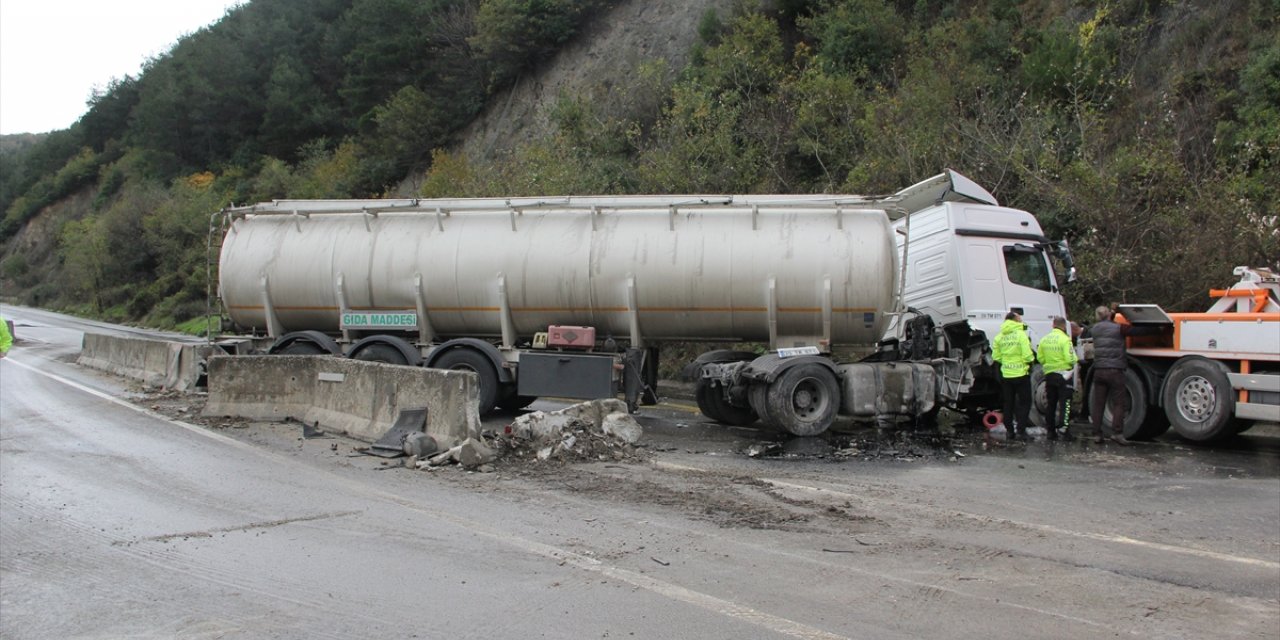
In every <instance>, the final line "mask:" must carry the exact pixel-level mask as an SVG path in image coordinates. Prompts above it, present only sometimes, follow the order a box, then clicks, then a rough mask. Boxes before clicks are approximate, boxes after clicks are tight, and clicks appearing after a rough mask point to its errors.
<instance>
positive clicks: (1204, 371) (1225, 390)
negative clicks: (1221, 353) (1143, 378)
mask: <svg viewBox="0 0 1280 640" xmlns="http://www.w3.org/2000/svg"><path fill="white" fill-rule="evenodd" d="M1162 399H1163V400H1164V410H1165V415H1167V416H1168V417H1169V422H1171V423H1172V424H1173V429H1174V431H1177V432H1178V435H1180V436H1182V437H1184V438H1186V439H1187V440H1191V441H1193V442H1212V441H1214V440H1218V439H1220V438H1225V437H1227V436H1230V435H1234V434H1235V433H1236V427H1237V424H1236V423H1235V421H1234V420H1233V419H1232V416H1233V415H1234V414H1235V396H1234V394H1233V393H1232V390H1231V381H1230V380H1229V379H1228V378H1227V368H1226V366H1224V365H1223V364H1222V363H1220V362H1215V361H1213V360H1209V359H1207V358H1199V357H1195V356H1191V357H1186V358H1183V359H1181V360H1179V361H1177V362H1176V363H1174V365H1173V368H1171V369H1169V376H1168V379H1167V381H1166V382H1165V385H1164V396H1163V398H1162Z"/></svg>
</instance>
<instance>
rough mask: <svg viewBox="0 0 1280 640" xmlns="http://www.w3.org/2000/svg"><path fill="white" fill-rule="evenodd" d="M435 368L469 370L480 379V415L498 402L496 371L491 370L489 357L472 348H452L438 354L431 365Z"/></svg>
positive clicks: (491, 364)
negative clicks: (440, 354) (442, 353)
mask: <svg viewBox="0 0 1280 640" xmlns="http://www.w3.org/2000/svg"><path fill="white" fill-rule="evenodd" d="M432 366H433V367H434V368H436V369H450V370H453V371H471V372H474V373H475V374H476V376H477V377H478V378H479V379H480V385H479V386H480V389H479V393H478V394H477V395H478V396H479V398H480V404H479V411H480V415H482V416H483V415H486V414H488V413H490V412H492V411H493V408H494V407H495V406H497V404H498V372H497V371H494V370H493V363H492V362H490V361H489V357H488V356H486V355H484V354H483V353H479V352H477V351H474V350H472V349H466V348H454V349H450V350H449V351H448V352H447V353H445V354H444V355H442V356H440V358H439V359H437V360H436V361H435V363H434V364H433V365H432Z"/></svg>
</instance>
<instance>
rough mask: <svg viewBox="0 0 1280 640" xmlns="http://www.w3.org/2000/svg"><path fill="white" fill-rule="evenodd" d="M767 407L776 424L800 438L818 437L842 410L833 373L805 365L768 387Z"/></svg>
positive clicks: (818, 365)
mask: <svg viewBox="0 0 1280 640" xmlns="http://www.w3.org/2000/svg"><path fill="white" fill-rule="evenodd" d="M765 404H766V406H767V407H768V410H769V417H770V418H771V419H772V420H773V422H774V423H775V424H776V425H777V426H779V427H781V428H782V429H784V430H786V431H787V432H789V433H791V434H792V435H797V436H816V435H818V434H820V433H822V432H823V431H826V430H827V428H829V427H830V426H831V424H832V423H833V422H835V419H836V413H837V412H838V411H839V409H840V383H839V381H838V380H836V376H835V374H834V373H832V371H831V369H829V368H827V367H824V366H822V365H820V364H817V363H804V364H799V365H796V366H794V367H791V368H789V369H787V370H786V371H783V372H782V375H780V376H778V379H777V380H774V381H773V382H772V383H771V384H770V385H769V387H768V390H767V392H766V395H765Z"/></svg>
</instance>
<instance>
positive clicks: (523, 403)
mask: <svg viewBox="0 0 1280 640" xmlns="http://www.w3.org/2000/svg"><path fill="white" fill-rule="evenodd" d="M537 401H538V396H522V395H520V394H518V393H516V392H515V385H512V387H511V392H510V393H508V394H507V395H504V396H502V398H500V399H499V400H498V408H499V409H502V410H504V411H519V410H520V409H523V408H525V407H527V406H529V405H531V404H533V403H534V402H537Z"/></svg>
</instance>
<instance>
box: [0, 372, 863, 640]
mask: <svg viewBox="0 0 1280 640" xmlns="http://www.w3.org/2000/svg"><path fill="white" fill-rule="evenodd" d="M4 360H8V361H9V362H12V363H13V364H15V365H17V366H19V367H22V368H24V369H27V370H30V371H32V372H35V373H37V374H40V375H42V376H45V377H47V378H49V379H51V380H55V381H57V382H61V383H62V384H65V385H67V386H69V387H72V388H74V389H77V390H80V391H83V392H85V393H88V394H90V395H93V396H95V397H97V398H101V399H103V400H106V401H108V402H111V403H113V404H117V405H120V406H122V407H125V408H128V409H131V410H133V411H136V412H138V413H141V414H143V415H145V416H147V417H150V418H155V419H157V420H162V421H164V422H167V423H169V424H172V425H175V426H178V427H181V428H183V429H186V430H188V431H191V432H192V433H195V434H198V435H201V436H204V437H207V438H210V439H212V440H216V441H218V442H221V443H225V444H230V445H232V446H235V447H236V448H238V449H242V450H247V451H252V452H254V453H255V454H258V455H260V456H262V457H265V458H268V459H270V460H272V461H273V462H281V461H283V462H286V463H288V464H292V465H295V466H299V467H303V468H305V469H308V470H310V471H312V472H316V473H324V474H325V475H328V476H330V477H332V478H334V479H335V480H337V481H339V482H341V483H343V484H345V485H347V486H349V487H351V488H353V489H354V490H357V491H359V492H361V493H364V494H366V495H371V496H375V497H378V498H379V499H382V500H386V501H388V502H392V503H394V504H397V505H399V506H402V507H405V508H409V509H413V510H414V511H418V512H420V513H422V514H424V515H427V516H429V517H432V518H435V519H437V520H443V521H446V522H449V523H450V524H453V525H455V526H458V527H461V528H464V529H466V530H468V531H471V532H472V533H476V534H479V535H483V536H485V537H488V538H491V539H493V540H496V541H498V542H502V543H504V544H507V545H509V546H512V547H516V548H518V549H522V550H524V551H527V552H529V553H532V554H535V555H539V556H543V557H546V558H550V559H553V560H556V561H558V562H561V563H564V564H569V565H572V566H574V567H576V568H578V569H582V570H585V571H591V572H594V573H598V574H600V575H604V576H607V577H609V578H613V579H615V580H619V581H621V582H625V583H627V584H630V585H632V586H635V587H638V588H640V589H644V590H646V591H650V592H652V593H655V594H657V595H660V596H663V597H666V598H669V599H671V600H675V601H678V602H683V603H685V604H690V605H693V606H696V607H699V608H701V609H704V610H707V611H710V612H712V613H715V614H719V615H722V616H725V617H728V618H733V619H735V620H739V621H741V622H745V623H748V624H753V625H756V626H759V627H763V628H765V629H768V630H770V631H773V632H776V633H779V634H782V635H785V636H790V637H792V638H801V639H802V640H849V639H848V638H847V637H846V636H841V635H837V634H834V633H829V632H827V631H823V630H822V629H818V628H816V627H811V626H809V625H806V624H803V623H801V622H796V621H794V620H789V619H787V618H783V617H780V616H775V615H772V614H769V613H765V612H763V611H759V610H756V609H753V608H751V607H748V606H745V605H741V604H738V603H735V602H731V601H729V600H725V599H722V598H717V597H715V596H712V595H709V594H706V593H702V592H700V591H694V590H692V589H688V588H686V587H682V586H680V585H677V584H673V583H670V582H665V581H663V580H658V579H657V578H653V577H650V576H647V575H644V574H642V573H638V572H636V571H631V570H629V569H623V568H621V567H618V566H613V565H607V564H604V563H603V562H601V561H599V560H596V559H595V558H591V557H588V556H585V555H582V554H578V553H574V552H572V551H569V550H567V549H561V548H559V547H555V546H551V545H547V544H543V543H541V542H536V541H534V540H529V539H527V538H521V537H519V536H515V535H511V534H508V533H503V532H500V531H494V530H492V529H490V528H488V527H486V526H484V525H482V524H480V523H479V522H476V521H473V520H468V519H466V518H462V517H460V516H455V515H452V514H446V513H441V512H439V510H437V509H430V508H428V507H424V506H421V505H419V504H417V503H415V502H412V501H410V500H408V499H406V498H402V497H400V496H398V495H395V494H392V493H389V492H386V491H382V490H380V489H376V488H374V487H370V486H368V485H365V484H363V483H358V482H355V481H352V480H349V479H347V478H343V477H342V476H338V475H337V474H333V473H331V472H328V471H325V470H323V469H318V468H315V467H310V466H307V465H304V464H303V463H301V462H298V461H296V460H293V459H291V458H285V457H283V456H280V455H278V454H275V453H272V452H270V451H264V450H262V449H259V448H257V447H255V446H253V445H249V444H246V443H243V442H240V441H239V440H236V439H234V438H231V437H228V436H224V435H222V434H219V433H214V432H212V431H209V430H207V429H205V428H203V427H199V426H197V425H193V424H190V423H186V422H181V421H178V420H173V419H170V418H168V417H167V416H164V415H161V414H159V413H156V412H154V411H151V410H149V409H145V408H143V407H140V406H138V405H135V404H133V403H130V402H127V401H124V400H121V399H119V398H116V397H114V396H112V395H110V394H107V393H103V392H101V391H98V390H96V389H92V388H90V387H87V386H85V385H82V384H80V383H78V382H75V381H73V380H69V379H67V378H64V377H62V376H59V375H57V374H53V373H49V372H46V371H41V370H39V369H37V368H35V367H33V366H31V365H28V364H23V363H22V362H18V361H16V360H12V359H10V358H5V359H4Z"/></svg>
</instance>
